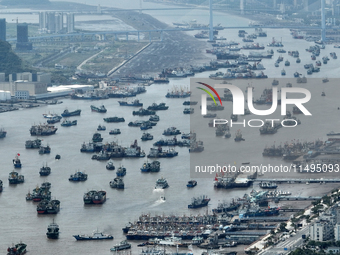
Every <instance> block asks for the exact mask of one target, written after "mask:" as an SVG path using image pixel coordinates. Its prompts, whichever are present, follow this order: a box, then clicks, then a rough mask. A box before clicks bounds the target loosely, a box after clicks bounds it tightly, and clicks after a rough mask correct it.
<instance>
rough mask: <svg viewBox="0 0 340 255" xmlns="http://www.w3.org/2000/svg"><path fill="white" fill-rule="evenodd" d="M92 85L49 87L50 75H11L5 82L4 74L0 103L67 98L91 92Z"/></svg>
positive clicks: (1, 81)
mask: <svg viewBox="0 0 340 255" xmlns="http://www.w3.org/2000/svg"><path fill="white" fill-rule="evenodd" d="M93 89H94V87H93V86H92V85H61V86H51V74H50V73H43V72H38V73H30V72H24V73H13V74H10V75H9V76H8V81H6V75H5V73H0V101H6V100H10V99H13V98H14V99H17V100H27V99H48V98H54V97H60V96H68V95H70V94H73V93H75V92H76V91H87V90H90V91H93Z"/></svg>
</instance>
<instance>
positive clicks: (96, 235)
mask: <svg viewBox="0 0 340 255" xmlns="http://www.w3.org/2000/svg"><path fill="white" fill-rule="evenodd" d="M73 237H74V238H75V239H76V240H77V241H89V240H109V239H111V240H112V239H113V236H112V235H107V234H103V232H98V230H97V231H94V232H93V233H92V235H73Z"/></svg>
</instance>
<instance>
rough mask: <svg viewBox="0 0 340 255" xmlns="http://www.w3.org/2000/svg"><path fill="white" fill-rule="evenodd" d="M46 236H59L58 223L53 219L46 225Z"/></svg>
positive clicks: (52, 237) (53, 237)
mask: <svg viewBox="0 0 340 255" xmlns="http://www.w3.org/2000/svg"><path fill="white" fill-rule="evenodd" d="M46 236H47V238H49V239H58V238H59V225H58V224H57V223H54V220H53V222H52V223H51V224H50V225H48V227H47V233H46Z"/></svg>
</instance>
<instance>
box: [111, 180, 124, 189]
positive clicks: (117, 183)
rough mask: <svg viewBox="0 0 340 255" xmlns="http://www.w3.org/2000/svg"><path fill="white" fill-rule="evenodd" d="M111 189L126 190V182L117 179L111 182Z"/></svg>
mask: <svg viewBox="0 0 340 255" xmlns="http://www.w3.org/2000/svg"><path fill="white" fill-rule="evenodd" d="M110 187H111V188H114V189H124V182H123V179H122V178H119V177H116V178H114V179H113V180H112V181H110Z"/></svg>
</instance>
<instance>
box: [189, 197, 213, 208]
mask: <svg viewBox="0 0 340 255" xmlns="http://www.w3.org/2000/svg"><path fill="white" fill-rule="evenodd" d="M209 201H210V198H208V197H207V196H201V197H194V198H192V201H191V204H189V205H188V208H189V209H194V208H200V207H204V206H207V205H208V203H209Z"/></svg>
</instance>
